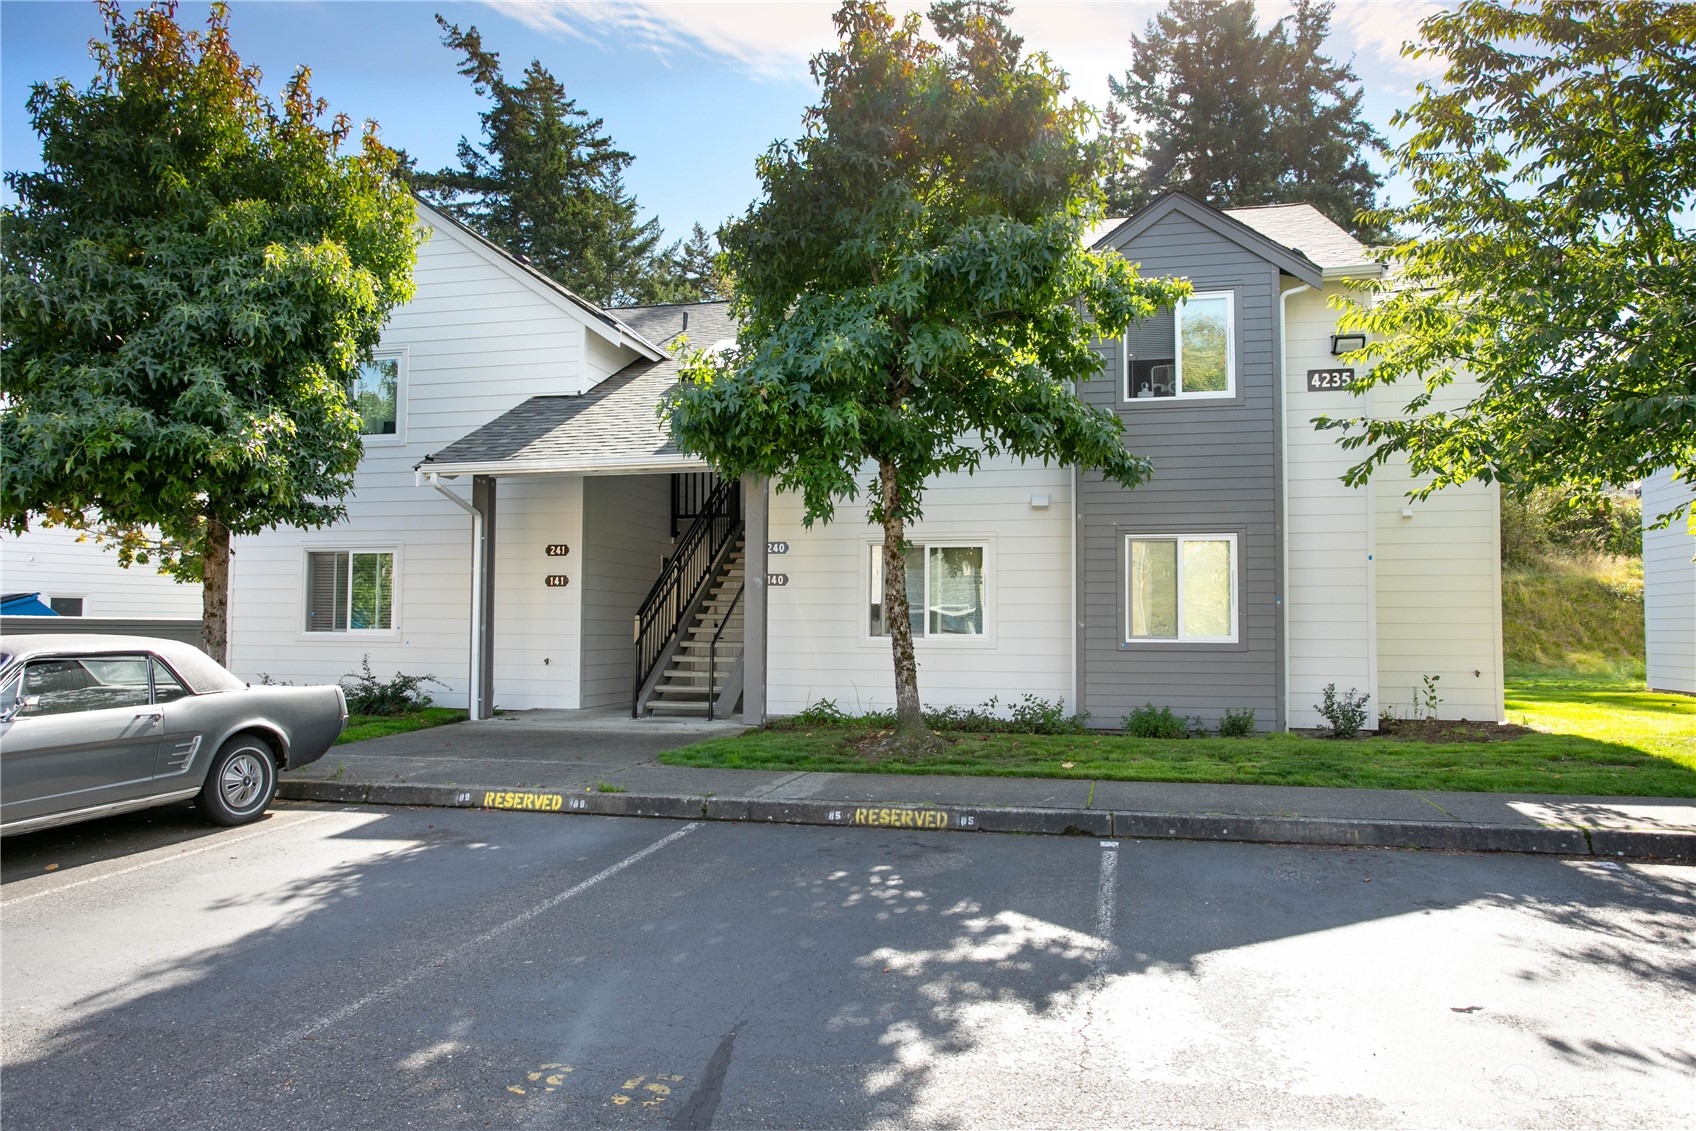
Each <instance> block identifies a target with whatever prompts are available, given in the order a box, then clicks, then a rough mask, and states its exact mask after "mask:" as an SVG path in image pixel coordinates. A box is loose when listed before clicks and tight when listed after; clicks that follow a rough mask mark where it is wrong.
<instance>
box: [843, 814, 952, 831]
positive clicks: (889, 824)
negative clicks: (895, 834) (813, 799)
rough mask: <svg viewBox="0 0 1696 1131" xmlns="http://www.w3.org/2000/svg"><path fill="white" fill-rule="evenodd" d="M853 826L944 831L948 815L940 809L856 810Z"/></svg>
mask: <svg viewBox="0 0 1696 1131" xmlns="http://www.w3.org/2000/svg"><path fill="white" fill-rule="evenodd" d="M854 824H856V825H871V826H874V827H876V828H883V829H945V828H947V827H948V814H947V813H944V812H943V811H942V810H940V809H856V810H854Z"/></svg>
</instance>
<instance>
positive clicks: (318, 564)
mask: <svg viewBox="0 0 1696 1131" xmlns="http://www.w3.org/2000/svg"><path fill="white" fill-rule="evenodd" d="M394 579H395V556H394V554H392V553H386V552H378V553H365V552H362V551H357V550H334V551H328V552H314V553H309V554H307V555H306V631H307V632H371V631H385V630H388V629H392V628H393V627H394Z"/></svg>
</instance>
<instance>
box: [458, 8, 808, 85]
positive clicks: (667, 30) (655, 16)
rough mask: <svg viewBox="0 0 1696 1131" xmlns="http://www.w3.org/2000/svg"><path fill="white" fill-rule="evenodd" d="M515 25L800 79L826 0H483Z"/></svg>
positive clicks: (666, 57) (661, 55)
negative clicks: (763, 0)
mask: <svg viewBox="0 0 1696 1131" xmlns="http://www.w3.org/2000/svg"><path fill="white" fill-rule="evenodd" d="M485 2H486V3H487V4H488V5H489V6H490V7H492V8H495V9H496V10H498V11H500V12H501V13H502V14H504V15H506V16H509V17H511V18H512V19H514V20H517V21H518V22H519V23H521V24H524V25H526V26H527V27H531V28H534V29H536V30H537V31H539V32H542V33H544V34H550V35H561V36H566V37H569V38H572V39H581V40H584V41H586V42H589V43H595V44H602V43H607V42H612V41H616V42H620V43H624V44H626V45H629V44H634V45H636V46H638V47H641V48H643V49H646V50H649V51H652V52H653V53H654V54H655V55H657V56H658V57H659V58H660V59H661V60H663V61H665V62H667V63H671V62H672V61H673V60H675V59H676V58H677V57H678V56H679V55H706V56H713V57H718V58H722V59H728V60H732V61H734V62H737V63H740V64H741V65H742V66H743V67H745V68H746V69H747V71H748V72H749V74H750V75H751V76H753V77H755V78H760V79H777V80H788V81H795V80H798V79H799V80H803V81H805V80H807V78H808V76H807V60H808V59H809V58H811V57H812V55H813V54H814V53H816V52H817V51H818V50H819V49H820V48H822V47H825V46H827V45H828V44H830V43H831V42H833V36H832V33H831V26H830V14H831V12H833V11H834V10H835V5H834V4H831V3H825V2H819V3H781V4H777V3H749V2H718V0H714V2H699V3H689V2H686V0H625V2H623V3H594V2H579V0H485Z"/></svg>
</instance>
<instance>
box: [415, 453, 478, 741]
mask: <svg viewBox="0 0 1696 1131" xmlns="http://www.w3.org/2000/svg"><path fill="white" fill-rule="evenodd" d="M413 482H414V483H415V484H416V485H417V486H420V487H424V486H429V487H434V488H435V489H436V490H437V491H440V492H441V494H442V497H443V498H445V499H448V500H450V501H451V502H452V503H453V504H454V505H455V506H457V507H459V508H460V509H461V510H463V511H464V512H465V513H466V514H468V515H470V516H471V686H470V688H469V689H468V690H467V691H466V694H465V705H466V706H467V707H468V708H470V710H468V711H467V712H466V714H467V715H468V716H469V717H470V719H471V721H473V722H478V721H481V720H484V719H488V718H490V717H491V716H492V714H493V712H492V711H489V710H487V704H485V703H483V702H481V701H480V700H479V698H478V696H479V694H480V693H481V691H482V689H483V655H482V651H483V650H482V648H481V647H479V643H480V641H482V639H483V601H482V595H481V590H480V588H479V584H478V583H479V580H480V579H481V578H482V576H483V516H482V515H481V514H479V513H478V511H477V508H476V507H474V506H472V505H471V504H470V503H468V502H466V501H465V500H464V499H462V498H460V497H459V496H458V495H456V494H454V493H453V492H452V491H450V490H448V489H447V488H446V487H444V486H442V481H441V477H440V476H439V475H438V474H437V473H436V472H434V471H422V470H419V471H414V472H413Z"/></svg>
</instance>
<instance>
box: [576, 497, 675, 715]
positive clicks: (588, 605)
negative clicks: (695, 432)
mask: <svg viewBox="0 0 1696 1131" xmlns="http://www.w3.org/2000/svg"><path fill="white" fill-rule="evenodd" d="M583 541H584V546H583V566H582V569H583V668H582V680H583V699H582V702H583V706H585V707H621V706H628V705H629V703H630V694H631V681H632V679H633V674H632V668H631V664H632V662H633V658H632V654H631V653H632V648H631V620H632V618H633V617H634V616H635V615H636V610H637V608H639V607H640V606H641V604H642V599H643V598H644V597H646V596H647V595H648V590H649V588H650V587H651V586H652V585H653V584H654V579H655V578H657V577H659V575H660V568H661V563H662V561H663V560H664V558H665V555H666V554H668V553H670V552H671V477H670V476H667V475H590V476H585V477H584V479H583Z"/></svg>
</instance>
